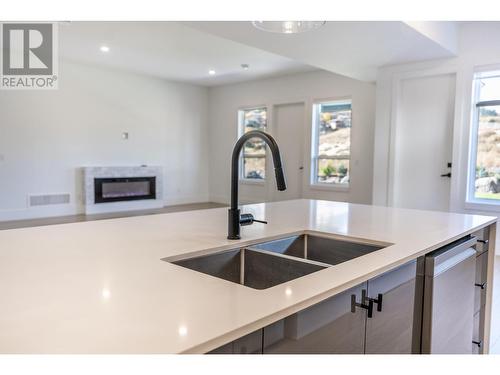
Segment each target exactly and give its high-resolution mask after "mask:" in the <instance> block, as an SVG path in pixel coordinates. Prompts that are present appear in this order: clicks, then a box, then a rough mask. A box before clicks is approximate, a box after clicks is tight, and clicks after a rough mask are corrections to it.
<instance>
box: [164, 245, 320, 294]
mask: <svg viewBox="0 0 500 375" xmlns="http://www.w3.org/2000/svg"><path fill="white" fill-rule="evenodd" d="M172 263H174V264H177V265H179V266H182V267H186V268H189V269H192V270H195V271H198V272H203V273H205V274H208V275H211V276H215V277H218V278H221V279H224V280H227V281H232V282H233V283H238V284H242V285H245V286H248V287H250V288H254V289H267V288H270V287H272V286H275V285H278V284H282V283H284V282H287V281H290V280H293V279H297V278H299V277H302V276H305V275H308V274H311V273H313V272H316V271H319V270H322V269H324V268H326V267H328V265H326V264H321V263H319V262H311V261H304V260H300V259H294V258H292V257H289V256H286V255H280V254H274V253H269V252H267V251H262V250H258V249H255V250H251V249H247V248H243V249H235V250H228V251H223V252H219V253H215V254H209V255H203V256H198V257H192V258H187V259H182V260H178V261H174V262H172Z"/></svg>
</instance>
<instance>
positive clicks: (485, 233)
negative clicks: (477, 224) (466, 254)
mask: <svg viewBox="0 0 500 375" xmlns="http://www.w3.org/2000/svg"><path fill="white" fill-rule="evenodd" d="M472 235H473V236H474V237H476V238H477V240H478V242H477V244H476V250H477V252H478V253H482V252H484V251H488V248H489V246H488V245H489V244H488V241H489V238H490V227H486V228H483V229H480V230H478V231H477V232H474V233H472ZM482 241H486V243H484V242H482Z"/></svg>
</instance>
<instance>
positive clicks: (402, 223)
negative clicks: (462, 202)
mask: <svg viewBox="0 0 500 375" xmlns="http://www.w3.org/2000/svg"><path fill="white" fill-rule="evenodd" d="M242 212H248V213H252V214H253V215H254V217H255V218H258V219H265V220H267V221H268V222H269V224H267V225H263V224H257V223H256V224H254V225H252V226H248V227H243V228H242V239H241V240H238V241H231V240H227V239H226V231H227V209H225V208H215V209H208V210H200V211H190V212H180V213H170V214H159V215H150V216H140V217H130V218H121V219H111V220H102V221H94V222H82V223H74V224H62V225H53V226H46V227H34V228H23V229H13V230H5V231H0V301H1V305H2V308H1V309H0V353H206V352H209V351H211V350H214V349H216V348H219V347H222V346H224V345H225V344H227V343H229V342H231V341H233V340H236V339H238V338H240V337H243V336H245V335H248V334H251V333H252V332H256V331H258V330H259V329H262V328H263V327H266V326H269V325H272V324H274V323H276V322H278V321H280V320H282V319H284V318H286V317H288V316H290V315H292V314H295V313H297V312H299V311H301V310H304V309H306V308H309V307H311V306H313V305H316V304H318V303H320V302H322V301H325V300H327V299H328V298H330V297H332V296H336V295H339V294H340V293H342V292H345V291H347V290H349V289H350V288H353V287H356V286H357V285H360V284H361V283H363V282H366V281H368V280H370V279H374V278H376V277H377V276H379V275H382V274H384V273H386V272H387V271H390V270H393V269H397V268H398V267H400V266H403V265H405V264H407V263H408V262H410V261H413V260H416V259H417V258H419V257H421V256H423V255H425V254H428V253H430V252H432V251H434V250H436V249H439V248H441V247H443V246H445V245H447V244H449V243H451V242H453V241H456V240H459V239H461V238H463V237H464V236H467V235H469V234H473V233H476V232H478V231H480V230H482V229H484V228H487V227H488V231H487V233H488V239H487V240H488V241H489V246H490V247H489V251H488V260H489V261H488V262H487V271H486V275H487V284H488V285H492V278H493V268H492V267H493V257H494V238H495V230H496V218H495V217H487V216H478V215H463V214H452V213H443V212H430V211H419V210H407V209H395V208H388V207H377V206H368V205H358V204H348V203H341V202H330V201H316V200H305V199H304V200H292V201H283V202H274V203H262V204H255V205H247V206H243V207H242ZM301 234H321V235H327V236H330V237H331V238H336V239H348V240H354V241H357V242H360V243H366V244H371V245H376V246H379V247H381V249H380V250H377V251H373V252H370V253H368V254H366V255H363V256H360V257H357V258H355V259H352V260H349V261H346V262H343V263H340V264H338V265H334V266H331V267H326V268H324V269H321V270H320V271H317V272H314V273H311V274H308V275H306V276H303V277H300V278H296V279H294V280H291V281H288V282H285V283H282V284H279V285H276V286H273V287H270V288H267V289H261V290H258V289H254V288H250V287H247V286H244V285H239V284H237V283H233V282H229V281H226V280H222V279H220V278H216V277H213V276H210V275H206V274H204V273H200V272H195V271H193V270H190V269H188V268H185V267H181V266H179V265H176V264H174V263H172V262H175V261H176V260H182V259H185V258H187V257H192V256H200V255H206V254H211V253H215V252H219V251H223V250H228V249H235V248H243V247H245V246H250V245H254V244H257V243H261V242H264V241H270V240H273V239H279V238H284V237H287V236H293V235H301ZM165 260H168V261H165ZM490 315H491V288H487V289H486V295H485V313H484V321H483V329H484V333H485V334H484V340H483V342H482V346H483V348H484V351H485V352H487V351H488V347H489V337H488V332H489V324H490V320H491V317H490Z"/></svg>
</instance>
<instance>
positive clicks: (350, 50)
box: [59, 21, 457, 86]
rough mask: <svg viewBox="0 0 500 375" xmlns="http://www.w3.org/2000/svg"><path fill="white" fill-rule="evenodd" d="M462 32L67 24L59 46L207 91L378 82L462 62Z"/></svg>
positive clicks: (336, 25) (364, 26)
mask: <svg viewBox="0 0 500 375" xmlns="http://www.w3.org/2000/svg"><path fill="white" fill-rule="evenodd" d="M456 27H457V25H456V23H454V22H397V21H391V22H382V21H380V22H378V21H377V22H374V21H363V22H361V21H359V22H358V21H352V22H351V21H349V22H347V21H341V22H337V21H328V22H326V24H325V25H324V26H322V27H321V28H319V29H317V30H314V31H311V32H306V33H301V34H276V33H269V32H264V31H261V30H258V29H256V28H255V27H253V25H252V24H251V22H249V21H234V22H232V21H210V22H64V23H61V24H60V27H59V40H60V43H59V44H60V55H61V57H62V58H65V59H69V60H73V61H79V62H84V63H91V64H99V65H105V66H108V67H111V68H118V69H123V70H128V71H132V72H136V73H141V74H147V75H150V76H155V77H160V78H165V79H169V80H174V81H181V82H189V83H193V84H197V85H203V86H217V85H224V84H230V83H236V82H242V81H248V80H254V79H259V78H267V77H271V76H277V75H284V74H291V73H298V72H304V71H311V70H317V69H323V70H327V71H331V72H334V73H337V74H342V75H345V76H348V77H351V78H356V79H360V80H364V81H374V80H375V79H376V74H377V69H378V68H379V67H381V66H385V65H392V64H398V63H404V62H409V61H422V60H429V59H438V58H444V57H452V56H454V55H455V54H456V44H457V43H456V42H457V40H456V34H457V33H456ZM102 45H106V46H108V47H109V51H108V52H101V50H100V47H101V46H102ZM242 64H248V65H249V69H248V70H244V69H243V68H242V67H241V65H242ZM209 70H214V71H215V74H214V75H209V73H208V72H209Z"/></svg>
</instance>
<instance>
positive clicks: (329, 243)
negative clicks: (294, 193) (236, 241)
mask: <svg viewBox="0 0 500 375" xmlns="http://www.w3.org/2000/svg"><path fill="white" fill-rule="evenodd" d="M383 247H385V246H380V245H372V244H366V243H360V242H353V241H344V240H339V239H334V238H328V237H322V236H317V235H312V234H302V235H298V236H291V237H287V238H282V239H279V240H274V241H268V242H263V243H260V244H256V245H252V246H250V247H249V248H250V249H260V250H266V251H269V252H274V253H279V254H285V255H289V256H293V257H297V258H302V259H308V260H313V261H317V262H322V263H326V264H330V265H335V264H340V263H343V262H346V261H348V260H351V259H354V258H357V257H360V256H362V255H365V254H368V253H371V252H372V251H376V250H379V249H382V248H383Z"/></svg>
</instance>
